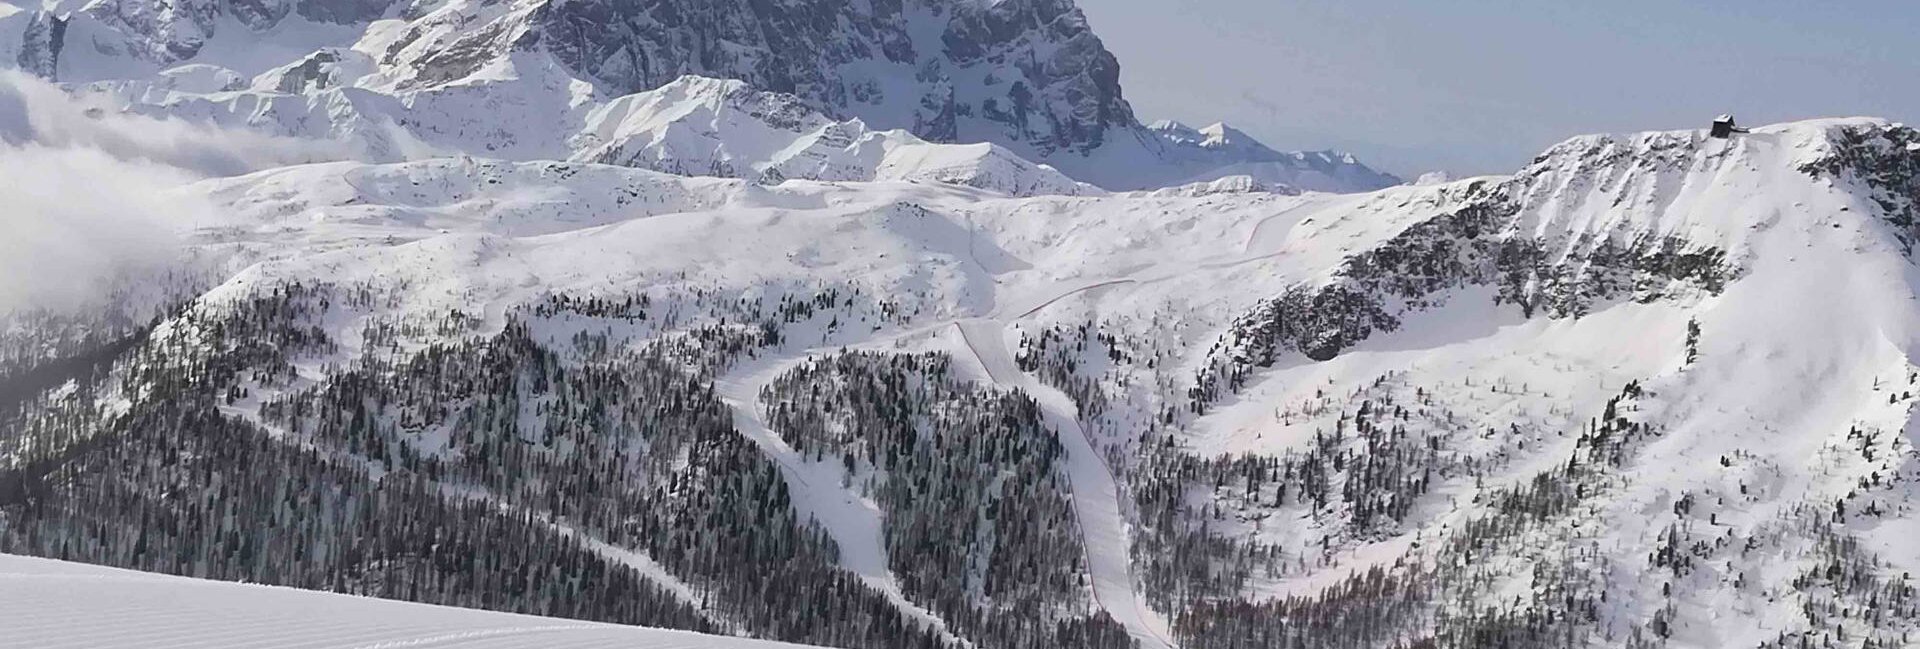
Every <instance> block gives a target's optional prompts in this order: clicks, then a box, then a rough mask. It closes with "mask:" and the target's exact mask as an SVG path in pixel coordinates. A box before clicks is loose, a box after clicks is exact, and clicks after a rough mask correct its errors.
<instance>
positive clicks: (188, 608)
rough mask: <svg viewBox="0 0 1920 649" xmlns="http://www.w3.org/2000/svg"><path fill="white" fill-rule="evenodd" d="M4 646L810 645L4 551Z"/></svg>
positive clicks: (0, 600)
mask: <svg viewBox="0 0 1920 649" xmlns="http://www.w3.org/2000/svg"><path fill="white" fill-rule="evenodd" d="M0 618H4V619H5V620H7V622H6V623H5V627H6V628H5V631H6V633H5V634H0V647H17V648H20V649H27V648H29V647H31V648H35V649H52V648H53V647H139V646H154V645H155V644H156V643H165V644H166V645H167V646H172V647H228V648H235V649H237V648H240V647H261V648H267V647H294V646H299V647H312V648H313V649H349V648H362V647H403V646H431V647H474V648H478V647H489V648H494V649H509V648H513V647H529V648H531V647H541V648H552V649H562V648H569V647H606V646H620V647H633V648H635V649H777V648H780V647H788V648H798V647H800V646H801V645H794V644H785V643H779V642H766V641H761V640H747V639H742V638H729V637H723V636H712V635H702V634H698V633H688V632H685V631H672V630H666V629H647V628H640V627H629V626H619V625H613V624H596V623H592V622H581V621H578V620H563V619H558V618H544V617H534V616H530V615H513V614H508V613H494V612H489V611H475V610H467V609H458V608H448V607H444V606H428V605H424V604H413V603H408V602H395V601H389V600H381V599H373V598H368V597H352V596H347V595H334V594H330V593H316V592H312V591H304V590H296V589H292V588H275V587H271V586H254V585H247V584H234V583H227V582H218V581H207V580H202V579H188V578H185V577H173V576H169V575H157V574H152V573H144V572H136V571H132V570H118V569H114V568H103V567H99V566H91V565H86V564H80V563H68V562H64V561H53V560H49V559H38V558H33V557H22V556H16V555H7V554H0Z"/></svg>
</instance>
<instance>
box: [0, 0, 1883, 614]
mask: <svg viewBox="0 0 1920 649" xmlns="http://www.w3.org/2000/svg"><path fill="white" fill-rule="evenodd" d="M630 4H632V5H634V6H629V5H630ZM697 4H698V3H689V2H677V1H671V0H663V1H661V2H650V3H637V4H635V3H623V2H618V1H615V0H581V1H578V2H561V1H559V0H523V1H515V2H488V3H481V2H471V3H470V2H460V1H458V0H454V1H449V2H439V3H424V4H406V5H401V4H395V5H392V6H388V5H385V4H382V3H380V2H370V3H369V2H347V1H345V0H297V1H290V2H266V3H249V2H239V1H227V2H198V1H190V2H177V3H175V2H152V1H150V0H146V1H143V0H118V1H113V2H110V1H108V0H95V1H94V2H89V3H85V4H82V5H79V6H66V5H60V4H59V3H55V5H48V6H43V7H36V8H31V9H28V8H17V9H0V45H5V46H7V47H11V48H15V49H14V50H11V51H17V52H19V53H20V54H19V56H18V57H15V58H17V59H18V63H19V67H20V68H22V71H0V178H5V179H6V184H5V185H0V204H3V205H4V206H5V207H4V208H0V219H4V220H3V221H0V223H4V226H5V228H6V234H7V235H8V236H7V237H6V238H5V239H4V240H0V314H4V315H3V317H0V552H4V553H7V554H6V555H0V646H31V647H40V646H65V645H70V646H155V645H160V646H223V647H224V646H316V647H322V646H324V647H333V646H339V647H375V646H463V647H464V646H472V647H507V646H542V647H545V646H582V647H584V646H629V647H654V646H658V647H689V648H694V647H701V648H704V647H735V646H739V647H749V646H774V645H770V644H768V643H770V642H789V643H799V644H804V645H814V646H824V647H846V648H859V649H880V648H894V647H908V648H915V649H919V648H926V649H934V648H949V647H950V648H969V649H972V648H978V649H1001V648H1005V649H1024V648H1028V647H1067V648H1085V649H1094V648H1100V649H1135V648H1140V649H1170V648H1173V647H1180V648H1183V649H1214V648H1228V649H1240V648H1248V649H1251V648H1255V647H1259V648H1266V647H1489V646H1495V647H1546V646H1553V647H1564V646H1583V647H1584V646H1606V647H1813V646H1820V647H1826V646H1844V647H1861V648H1866V647H1897V646H1917V645H1920V628H1916V627H1917V626H1920V593H1916V591H1915V586H1916V584H1914V583H1913V581H1912V577H1911V574H1912V572H1913V571H1914V570H1915V569H1917V568H1920V545H1915V544H1914V543H1913V540H1912V539H1913V538H1914V536H1915V534H1917V533H1920V514H1917V512H1916V506H1920V493H1916V485H1920V482H1916V481H1917V480H1920V452H1917V451H1916V450H1915V448H1914V441H1915V440H1914V437H1915V435H1916V434H1920V433H1916V431H1920V428H1916V427H1915V426H1914V425H1913V421H1914V412H1915V411H1914V406H1915V403H1916V401H1915V393H1916V392H1917V391H1920V366H1916V362H1915V355H1916V349H1915V347H1916V343H1920V302H1917V301H1916V296H1917V295H1920V272H1916V271H1915V270H1914V268H1915V266H1914V263H1913V259H1914V246H1915V244H1916V242H1917V241H1920V221H1916V219H1920V131H1916V130H1914V129H1912V128H1909V127H1906V126H1903V125H1899V124H1894V123H1889V122H1887V121H1884V120H1878V119H1872V118H1844V119H1825V120H1812V121H1804V122H1795V123H1788V124H1777V125H1771V126H1765V127H1758V128H1754V129H1752V132H1750V133H1741V134H1737V135H1735V136H1734V137H1732V138H1731V139H1717V138H1712V137H1709V136H1708V134H1707V133H1706V132H1705V131H1697V130H1683V131H1664V132H1649V133H1635V134H1619V135H1590V136H1581V137H1575V138H1572V139H1569V140H1567V141H1565V142H1563V143H1561V144H1558V145H1555V146H1553V147H1551V148H1549V149H1548V150H1546V151H1544V152H1543V153H1541V154H1540V155H1539V156H1538V157H1537V158H1535V159H1534V160H1533V161H1532V162H1531V163H1529V164H1527V165H1526V166H1525V167H1523V168H1521V169H1519V170H1517V171H1516V172H1515V173H1513V174H1511V175H1505V176H1488V177H1478V178H1466V179H1458V180H1452V179H1447V178H1442V177H1428V178H1425V179H1423V180H1422V181H1421V182H1418V183H1413V184H1400V183H1398V182H1397V181H1389V179H1385V178H1378V177H1371V176H1367V175H1366V174H1362V173H1361V172H1359V171H1358V170H1359V169H1364V167H1359V166H1358V165H1357V163H1355V162H1354V161H1353V160H1352V159H1351V158H1350V157H1346V156H1344V155H1342V154H1335V153H1328V154H1285V153H1278V152H1275V151H1273V150H1271V149H1268V148H1267V147H1265V146H1263V145H1259V144H1258V143H1255V142H1252V141H1251V140H1250V139H1249V138H1247V137H1246V136H1245V135H1244V134H1242V133H1240V132H1238V131H1235V130H1233V129H1232V128H1230V127H1226V126H1214V127H1208V128H1204V129H1193V128H1188V127H1185V126H1181V125H1179V124H1174V123H1157V124H1154V125H1152V126H1144V125H1141V124H1139V123H1138V122H1137V121H1135V119H1134V118H1133V116H1132V114H1131V112H1130V110H1128V111H1127V112H1125V114H1120V113H1118V112H1116V111H1119V110H1120V109H1121V108H1124V106H1125V104H1124V101H1123V100H1120V99H1119V97H1118V94H1117V93H1118V86H1117V82H1116V83H1114V84H1108V83H1106V76H1104V75H1105V74H1106V72H1104V71H1105V70H1106V69H1107V67H1108V63H1109V62H1110V59H1111V57H1110V55H1105V53H1104V50H1101V49H1100V48H1099V44H1098V40H1097V39H1094V38H1093V37H1092V35H1091V33H1090V32H1088V31H1087V30H1086V29H1085V25H1084V20H1082V19H1080V18H1079V17H1078V10H1076V9H1073V8H1072V5H1071V4H1070V3H1067V2H1064V0H999V1H996V2H976V1H974V0H908V1H905V2H883V1H881V0H873V1H872V2H853V3H827V2H813V1H799V0H796V1H794V2H782V3H716V4H715V5H713V6H712V7H711V8H710V9H709V10H707V11H698V10H696V9H697V7H696V5H697ZM56 5H57V6H56ZM743 21H744V22H743ZM756 21H758V22H756ZM590 25H591V26H597V27H599V28H600V29H599V30H597V31H596V30H594V29H590V28H589V26H590ZM751 25H761V26H771V28H769V29H748V27H749V26H751ZM56 26H57V27H56ZM36 30H38V31H36ZM601 32H604V33H601ZM705 36H725V37H726V38H722V39H721V41H722V42H720V43H719V44H715V43H713V42H709V41H707V40H705V38H704V37H705ZM82 38H84V39H91V40H90V41H82V40H78V39H82ZM7 39H13V40H7ZM250 39H253V40H257V39H264V40H262V41H261V42H271V43H273V44H275V47H272V48H262V49H260V50H258V55H257V56H255V55H250V54H248V52H249V51H248V50H246V49H245V47H244V46H245V45H246V43H249V42H253V40H250ZM83 42H84V43H88V44H87V45H86V46H79V45H76V44H77V43H83ZM934 43H941V44H942V45H940V46H938V47H936V46H934V45H932V44H934ZM50 52H58V53H60V54H59V56H57V57H55V56H53V55H52V54H50ZM688 52H692V53H696V54H699V55H698V56H690V55H688V54H687V53H688ZM801 53H807V54H808V57H810V58H796V57H800V54H801ZM936 53H937V56H936ZM670 56H681V57H683V60H685V61H688V62H692V63H698V65H692V63H689V66H688V67H689V69H674V70H667V69H665V68H664V67H663V65H664V64H663V63H662V62H661V61H662V60H663V59H662V58H661V57H670ZM276 57H278V58H276ZM1036 62H1037V63H1036ZM790 65H795V66H800V67H794V68H791V69H789V67H788V66H790ZM815 67H823V69H827V70H828V71H827V72H824V73H821V74H817V75H814V74H809V75H800V73H799V72H797V70H802V69H806V70H811V69H815ZM903 71H904V72H903ZM669 72H671V74H669ZM29 73H33V74H37V75H39V78H36V77H34V76H32V75H30V74H29ZM1016 73H1017V79H1016V77H1015V75H1016ZM46 77H53V78H55V79H57V80H59V81H60V82H61V83H58V84H55V83H52V82H49V81H46V80H45V78H46ZM989 77H992V79H989ZM723 79H735V80H723ZM823 80H832V82H833V83H828V82H827V81H823ZM1016 80H1017V81H1018V82H1019V87H1021V88H1024V89H1025V91H1024V93H1023V96H1026V97H1027V99H1026V100H1022V101H1014V100H1011V99H1005V101H1002V100H1003V99H1004V98H1005V97H1006V96H1005V95H998V94H996V95H994V97H996V99H995V100H994V101H995V103H993V104H986V103H984V102H985V100H984V99H982V97H983V96H984V95H982V94H981V93H987V94H993V93H1000V92H1011V91H1010V90H1005V88H1008V87H1012V84H1013V83H1014V81H1016ZM822 84H825V85H822ZM835 84H839V85H835ZM830 86H831V87H830ZM836 88H837V89H836ZM909 89H910V90H909ZM996 89H998V90H996ZM907 92H910V93H911V96H912V97H913V98H914V99H913V100H912V101H905V100H901V99H900V96H901V95H900V93H907ZM922 92H927V93H933V94H934V95H936V98H938V97H951V98H952V101H953V102H954V105H955V106H958V105H960V104H968V105H971V106H973V108H970V109H968V110H969V111H971V112H970V113H965V114H963V113H962V112H961V111H960V109H959V108H957V107H954V106H946V105H945V104H944V103H941V102H935V103H932V104H929V103H926V102H925V101H920V99H921V98H922V96H921V94H917V93H922ZM1103 93H1104V94H1103ZM969 102H971V103H969ZM1007 102H1012V103H1007ZM1027 102H1030V103H1027ZM1021 105H1025V106H1026V107H1027V108H1026V110H1028V111H1030V112H1028V113H1026V117H1018V116H1016V115H1013V113H1011V112H1010V111H1015V110H1017V109H1018V106H1021ZM916 106H917V107H918V108H916ZM986 106H994V108H993V109H992V110H987V108H986ZM921 109H926V111H928V112H920V111H921ZM942 120H947V121H945V122H943V121H942ZM1022 120H1027V125H1026V126H1024V127H1022V126H1021V121H1022ZM1041 121H1046V122H1047V123H1048V124H1049V127H1048V129H1044V130H1043V129H1039V128H1037V127H1035V126H1034V125H1035V124H1039V123H1041ZM948 122H950V123H948ZM1095 125H1100V126H1101V127H1100V128H1097V129H1096V128H1095ZM1122 142H1132V143H1134V144H1127V145H1124V146H1122V145H1121V144H1119V143H1122ZM1135 145H1138V146H1139V147H1141V148H1139V149H1137V150H1135V149H1125V147H1132V146H1135ZM1128 151H1132V152H1131V153H1130V152H1128ZM1140 151H1147V152H1148V153H1149V154H1150V155H1148V154H1141V153H1139V152H1140ZM1136 154H1138V155H1146V156H1148V157H1137V156H1136ZM1103 160H1104V161H1108V162H1111V161H1115V160H1120V161H1122V162H1121V163H1113V164H1115V165H1117V166H1113V167H1103V166H1102V165H1104V164H1108V163H1107V162H1102V161H1103ZM1222 161H1232V162H1230V163H1228V162H1222ZM1216 163H1219V164H1216ZM1089 170H1091V171H1093V172H1094V173H1092V174H1091V175H1089V173H1088V171H1089ZM1102 170H1105V171H1102ZM1114 170H1127V171H1129V172H1130V173H1137V174H1139V175H1136V176H1131V177H1126V178H1120V177H1119V176H1105V175H1103V174H1105V173H1108V172H1113V173H1118V172H1117V171H1114ZM1367 173H1372V172H1370V171H1369V172H1367ZM1316 174H1317V175H1316ZM1366 178H1372V180H1365V182H1360V181H1358V180H1356V179H1362V180H1364V179H1366ZM1116 179H1119V180H1116ZM1315 179H1317V180H1315ZM1336 181H1337V182H1336ZM1350 181H1351V182H1350ZM1315 182H1325V183H1328V184H1325V185H1321V186H1314V184H1313V183H1315ZM1343 183H1344V184H1343ZM1336 184H1338V185H1340V186H1334V185H1336ZM1331 190H1342V192H1344V193H1338V192H1334V191H1331ZM1348 190H1365V191H1348ZM34 557H38V558H34ZM55 560H58V561H55ZM82 564H92V565H82ZM102 566H104V567H102ZM122 569H125V570H136V571H142V572H126V571H125V570H122ZM148 573H164V575H155V574H148ZM168 575H170V576H168ZM188 578H197V580H195V579H188ZM209 580H211V581H209ZM224 582H247V583H249V584H255V585H240V584H233V583H224ZM296 589H304V591H329V592H330V593H331V594H327V593H312V592H303V590H296ZM348 595H351V596H358V597H347V596H348ZM385 600H398V601H385ZM528 616H543V617H540V618H535V617H528ZM635 627H651V629H643V628H635ZM664 629H673V631H667V630H664ZM696 634H698V635H696ZM62 643H65V645H62Z"/></svg>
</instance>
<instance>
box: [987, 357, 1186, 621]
mask: <svg viewBox="0 0 1920 649" xmlns="http://www.w3.org/2000/svg"><path fill="white" fill-rule="evenodd" d="M956 328H958V329H959V330H960V335H961V338H962V340H963V341H964V342H965V344H966V346H967V348H968V349H969V350H971V351H972V352H973V355H974V357H975V358H976V359H978V360H979V361H980V365H981V368H982V370H984V371H985V372H986V374H987V376H988V377H989V378H990V379H992V380H993V382H994V383H995V384H997V385H1000V386H1002V387H1008V388H1017V389H1019V390H1021V391H1023V392H1026V393H1027V394H1028V395H1031V396H1032V397H1033V399H1034V401H1035V402H1037V403H1038V404H1040V411H1041V412H1042V413H1043V414H1044V415H1045V416H1046V420H1047V424H1048V425H1050V426H1052V427H1053V429H1054V431H1056V432H1057V433H1058V434H1059V436H1060V445H1061V446H1063V447H1065V448H1066V451H1067V453H1066V460H1067V477H1068V483H1069V485H1070V488H1071V489H1072V490H1073V509H1074V512H1075V514H1077V515H1078V516H1079V518H1080V521H1079V523H1080V533H1081V534H1082V538H1083V541H1082V542H1083V543H1085V544H1086V548H1087V571H1088V572H1089V573H1091V576H1092V578H1093V598H1094V602H1095V603H1096V604H1098V605H1099V606H1100V607H1101V608H1103V609H1105V610H1106V611H1107V614H1108V615H1112V616H1113V619H1114V620H1116V621H1118V622H1119V623H1120V624H1121V626H1124V627H1126V629H1127V633H1128V634H1130V635H1132V636H1133V638H1134V640H1135V641H1137V642H1139V643H1140V647H1142V649H1165V648H1169V647H1172V646H1174V643H1173V640H1172V634H1171V633H1169V631H1168V626H1167V622H1166V620H1165V619H1163V618H1162V617H1161V616H1160V614H1159V613H1158V612H1156V611H1154V610H1153V608H1152V607H1150V606H1148V605H1147V600H1146V597H1145V596H1144V595H1143V594H1142V593H1141V592H1140V591H1139V590H1138V589H1136V588H1135V582H1134V579H1133V561H1132V558H1131V554H1130V553H1129V551H1128V541H1127V521H1126V519H1125V518H1124V517H1123V516H1122V514H1121V512H1120V488H1119V485H1118V484H1117V483H1116V482H1115V481H1114V478H1113V473H1112V472H1111V471H1109V470H1108V469H1107V466H1106V464H1105V463H1103V462H1101V461H1100V454H1099V453H1098V452H1096V451H1095V450H1094V448H1093V440H1091V439H1089V438H1088V437H1087V435H1086V432H1085V431H1084V430H1082V429H1081V427H1080V421H1079V419H1078V418H1077V416H1076V415H1075V412H1076V410H1075V408H1074V404H1073V400H1072V399H1071V398H1069V397H1068V396H1067V395H1066V394H1065V393H1062V392H1061V391H1059V390H1057V389H1055V388H1053V387H1052V386H1048V385H1045V384H1043V383H1041V382H1040V381H1039V380H1037V379H1035V378H1033V377H1032V376H1031V375H1028V374H1027V373H1025V372H1021V371H1020V369H1019V367H1018V366H1017V365H1016V364H1015V363H1014V362H1013V356H1012V355H1011V354H1010V353H1009V352H1008V351H1007V334H1006V327H1005V326H1004V325H1003V324H1002V323H1000V322H997V321H993V320H968V321H964V322H960V323H958V324H957V325H956Z"/></svg>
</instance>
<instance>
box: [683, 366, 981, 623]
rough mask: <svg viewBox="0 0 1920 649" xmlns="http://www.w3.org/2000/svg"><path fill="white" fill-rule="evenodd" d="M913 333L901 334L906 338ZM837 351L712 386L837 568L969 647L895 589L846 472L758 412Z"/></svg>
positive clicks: (878, 535) (881, 540)
mask: <svg viewBox="0 0 1920 649" xmlns="http://www.w3.org/2000/svg"><path fill="white" fill-rule="evenodd" d="M915 333H918V332H909V333H907V334H902V336H901V337H906V336H911V335H914V334H915ZM833 349H839V347H837V346H829V347H816V348H811V349H807V350H805V351H802V352H799V353H796V354H790V355H769V356H763V357H761V358H757V359H752V360H748V361H745V362H742V363H739V364H738V365H736V366H735V367H734V368H733V370H732V371H730V372H728V373H727V374H726V375H725V376H723V377H721V378H720V379H719V380H716V381H715V382H714V389H715V391H716V392H717V393H719V395H720V400H721V401H723V402H725V403H726V404H727V407H728V408H730V409H731V410H732V411H733V427H734V429H736V430H738V431H740V434H742V435H745V436H746V437H747V439H749V440H752V441H753V443H754V444H755V445H758V446H759V447H760V450H761V452H763V453H766V454H767V457H768V458H770V459H772V460H773V461H774V462H775V463H777V464H779V465H780V471H781V474H782V475H783V476H785V477H786V479H787V489H788V491H789V492H790V493H791V494H792V496H793V505H794V509H796V510H798V513H799V514H800V515H801V516H807V517H811V518H813V519H814V520H816V521H819V522H820V524H821V526H823V527H825V528H826V530H827V533H828V534H829V535H830V536H832V537H833V540H834V543H835V544H837V545H839V546H840V566H841V567H843V568H846V569H847V570H850V571H852V572H853V573H854V574H856V575H859V577H860V579H861V581H864V582H866V583H867V585H869V586H872V587H874V588H876V589H879V590H880V592H882V593H884V594H885V595H886V596H887V599H888V600H889V601H891V602H893V605H894V606H895V607H896V608H898V609H900V610H901V611H902V612H904V613H906V614H908V615H911V616H913V617H914V618H916V619H919V620H920V621H922V622H925V623H927V624H929V625H932V627H933V628H935V629H938V630H939V631H940V633H941V634H942V635H945V636H946V637H947V638H948V639H950V640H952V641H954V642H956V643H959V644H960V645H962V646H972V645H971V644H970V643H967V642H966V641H965V640H962V639H960V638H959V637H957V636H954V635H953V633H952V632H951V631H949V630H948V629H947V624H946V621H945V620H944V619H941V617H940V616H939V615H937V614H935V613H934V612H933V611H930V610H927V609H926V608H923V607H921V606H920V605H918V604H915V603H914V602H913V601H912V600H910V599H908V598H907V596H906V593H905V592H904V591H902V590H901V589H900V583H899V581H898V580H896V579H895V578H894V575H893V571H892V570H891V569H889V568H888V567H887V547H886V541H885V537H884V536H883V529H882V521H881V511H880V506H879V504H877V503H875V502H873V500H872V499H871V498H866V497H863V496H860V495H859V494H857V493H855V492H853V491H852V490H851V489H849V488H843V487H841V486H840V484H841V478H842V476H843V475H844V474H845V471H844V470H843V469H841V468H840V466H839V465H838V464H836V463H834V462H832V461H820V462H816V461H813V460H811V459H808V458H807V457H806V456H804V455H802V454H801V453H800V452H799V451H798V450H796V449H794V448H793V446H791V445H789V444H787V442H786V440H784V439H781V438H780V435H779V434H778V433H775V432H774V431H773V430H772V429H771V428H769V427H768V426H767V423H766V421H765V420H764V419H763V418H762V417H761V414H760V389H761V388H763V387H766V385H767V384H769V383H772V382H773V380H774V379H776V378H779V377H780V375H781V374H785V373H786V372H787V371H788V370H791V369H793V368H794V367H795V366H798V365H800V364H801V363H804V362H806V361H807V359H808V358H811V357H812V356H813V354H815V353H818V352H823V351H830V350H833Z"/></svg>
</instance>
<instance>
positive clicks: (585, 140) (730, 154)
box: [568, 77, 1100, 196]
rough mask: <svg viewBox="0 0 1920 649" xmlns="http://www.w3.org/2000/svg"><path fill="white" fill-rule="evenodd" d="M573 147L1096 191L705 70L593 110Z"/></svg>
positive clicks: (716, 162) (691, 167)
mask: <svg viewBox="0 0 1920 649" xmlns="http://www.w3.org/2000/svg"><path fill="white" fill-rule="evenodd" d="M568 147H569V148H570V149H571V150H572V153H571V154H570V156H569V157H570V159H573V160H577V161H585V162H599V163H607V164H617V165H623V166H629V167H639V168H644V169H654V170H657V171H665V172H668V173H678V174H686V175H703V176H721V177H728V178H747V179H751V180H757V181H759V182H762V183H778V182H780V181H783V180H786V179H789V178H795V179H804V180H830V181H846V180H898V181H910V182H940V183H950V184H958V185H966V186H969V187H977V188H980V189H987V190H993V191H998V192H1001V193H1005V194H1009V195H1014V196H1033V195H1039V194H1054V195H1068V196H1072V195H1081V194H1088V193H1097V192H1099V191H1100V190H1099V189H1097V188H1094V187H1092V186H1090V185H1085V184H1082V183H1078V182H1075V181H1074V180H1073V179H1071V178H1068V177H1067V176H1066V175H1065V174H1062V173H1060V172H1059V171H1056V170H1054V169H1053V168H1051V167H1048V166H1045V165H1039V164H1034V163H1032V162H1028V161H1027V160H1025V159H1022V158H1020V157H1019V156H1018V155H1015V154H1013V153H1012V152H1011V151H1008V150H1007V149H1005V148H1004V147H1001V146H999V145H995V144H990V143H981V144H971V145H961V144H937V143H932V142H927V141H925V140H922V139H920V138H919V137H916V136H914V135H913V134H911V133H908V132H906V131H902V130H891V131H876V130H871V129H868V128H867V125H866V124H865V123H864V122H862V121H860V120H857V119H855V120H847V121H835V120H832V119H830V118H827V117H826V116H824V115H821V114H819V113H816V112H814V111H813V110H812V109H810V108H808V107H807V106H806V105H805V103H803V102H802V101H801V100H800V99H799V98H797V97H794V96H793V95H786V94H781V93H772V92H762V91H759V90H755V89H753V88H751V87H749V86H748V85H747V84H746V83H745V82H742V81H721V80H716V79H707V78H703V77H682V78H681V79H678V80H676V81H674V82H672V83H669V84H667V85H666V86H663V87H661V88H660V89H658V90H652V91H648V92H643V93H638V94H634V95H629V96H626V97H621V98H619V99H616V100H614V101H612V102H608V103H607V104H606V105H604V106H602V107H599V108H596V109H595V110H593V111H592V112H591V113H589V114H588V115H587V116H586V124H585V127H584V128H583V130H582V132H580V133H579V134H577V135H575V136H573V137H571V138H569V141H568Z"/></svg>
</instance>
